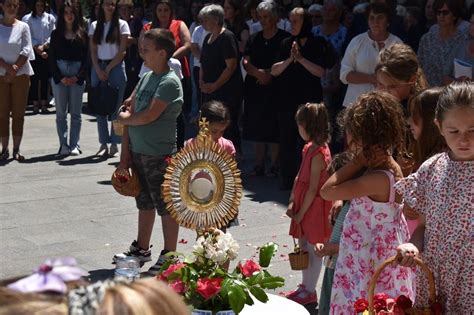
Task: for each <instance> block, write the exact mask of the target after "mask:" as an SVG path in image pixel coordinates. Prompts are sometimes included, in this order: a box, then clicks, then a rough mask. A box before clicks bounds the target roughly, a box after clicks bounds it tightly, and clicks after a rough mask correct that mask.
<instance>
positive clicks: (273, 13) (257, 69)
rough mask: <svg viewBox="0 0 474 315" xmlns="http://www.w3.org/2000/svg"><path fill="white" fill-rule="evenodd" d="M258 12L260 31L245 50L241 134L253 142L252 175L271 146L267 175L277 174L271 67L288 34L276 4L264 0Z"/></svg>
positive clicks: (257, 172)
mask: <svg viewBox="0 0 474 315" xmlns="http://www.w3.org/2000/svg"><path fill="white" fill-rule="evenodd" d="M257 16H258V20H259V22H260V24H261V25H262V31H260V32H258V33H255V34H252V36H250V38H249V40H248V41H247V46H246V47H245V51H244V62H243V64H244V68H245V70H246V71H247V76H246V77H245V84H244V116H243V127H244V128H243V138H244V139H245V140H249V141H254V142H255V167H254V170H253V172H252V175H254V176H263V175H265V166H264V161H265V148H266V144H267V145H268V146H269V148H270V151H271V153H270V157H271V166H270V168H269V169H268V175H270V176H277V175H278V151H279V144H278V143H279V137H278V134H279V131H278V117H277V115H276V111H275V110H274V107H275V101H276V99H275V98H274V97H275V95H276V93H275V92H276V91H275V84H274V80H273V77H272V75H271V74H270V70H271V67H272V65H273V64H274V63H275V62H276V61H278V60H277V58H278V54H279V52H280V47H281V42H282V41H283V39H285V38H287V37H289V36H290V34H289V33H287V32H285V31H282V30H280V29H278V27H277V23H278V20H279V19H280V17H279V15H278V5H277V4H276V3H275V2H273V1H264V2H261V3H260V4H259V5H258V6H257Z"/></svg>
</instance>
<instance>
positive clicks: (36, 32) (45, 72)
mask: <svg viewBox="0 0 474 315" xmlns="http://www.w3.org/2000/svg"><path fill="white" fill-rule="evenodd" d="M45 7H46V0H36V1H34V2H33V11H32V12H31V13H30V14H28V15H26V16H25V17H24V18H23V21H24V22H26V23H28V26H29V27H30V32H31V42H32V44H33V49H34V52H35V60H34V61H33V62H32V63H31V65H32V66H33V70H34V72H35V74H34V75H33V76H32V77H31V89H30V94H31V96H30V98H31V100H32V101H33V112H34V113H35V114H37V113H38V111H39V106H41V113H43V114H46V113H48V109H47V105H48V96H49V95H48V86H49V85H48V84H49V81H48V80H49V67H48V48H49V41H50V37H51V32H52V31H53V30H54V28H55V25H56V19H55V18H54V16H53V15H52V14H49V13H47V12H45Z"/></svg>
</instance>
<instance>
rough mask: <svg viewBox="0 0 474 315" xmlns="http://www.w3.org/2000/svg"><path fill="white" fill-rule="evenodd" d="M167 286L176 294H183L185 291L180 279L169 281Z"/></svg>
mask: <svg viewBox="0 0 474 315" xmlns="http://www.w3.org/2000/svg"><path fill="white" fill-rule="evenodd" d="M169 286H170V287H171V288H172V289H173V291H174V292H176V293H178V294H183V293H184V291H185V286H184V282H183V281H181V280H175V281H173V282H171V283H170V284H169Z"/></svg>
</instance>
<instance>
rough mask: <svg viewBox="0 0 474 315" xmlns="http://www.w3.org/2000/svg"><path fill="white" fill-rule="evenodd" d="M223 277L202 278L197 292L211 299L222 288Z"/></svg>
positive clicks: (198, 282)
mask: <svg viewBox="0 0 474 315" xmlns="http://www.w3.org/2000/svg"><path fill="white" fill-rule="evenodd" d="M222 280H223V279H222V278H214V279H209V278H201V279H199V280H198V281H197V289H196V291H197V293H199V294H200V295H201V296H202V297H203V298H205V299H206V300H208V299H210V298H211V297H213V296H214V295H216V294H217V293H219V291H220V290H221V283H222Z"/></svg>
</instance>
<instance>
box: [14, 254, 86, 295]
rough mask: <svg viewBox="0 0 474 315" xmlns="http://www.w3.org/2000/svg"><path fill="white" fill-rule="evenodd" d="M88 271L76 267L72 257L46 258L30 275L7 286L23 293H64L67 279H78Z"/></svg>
mask: <svg viewBox="0 0 474 315" xmlns="http://www.w3.org/2000/svg"><path fill="white" fill-rule="evenodd" d="M87 275H88V272H87V271H85V270H83V269H81V268H79V267H77V261H76V259H75V258H73V257H61V258H55V259H46V260H45V261H44V263H42V264H41V265H40V266H39V267H38V268H37V269H35V271H34V272H33V274H32V275H31V276H28V277H26V278H23V279H20V280H18V281H16V282H13V283H11V284H9V285H8V286H7V287H8V288H10V289H12V290H15V291H20V292H23V293H30V292H45V291H52V292H58V293H66V291H67V287H66V283H65V282H68V281H76V280H79V279H80V278H81V277H83V276H87Z"/></svg>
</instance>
